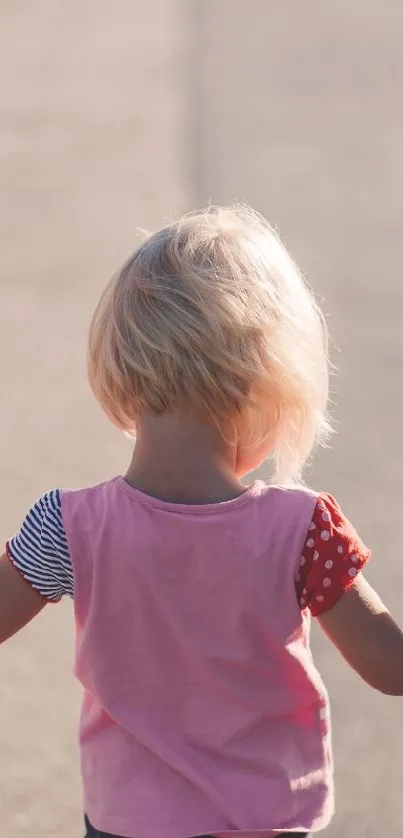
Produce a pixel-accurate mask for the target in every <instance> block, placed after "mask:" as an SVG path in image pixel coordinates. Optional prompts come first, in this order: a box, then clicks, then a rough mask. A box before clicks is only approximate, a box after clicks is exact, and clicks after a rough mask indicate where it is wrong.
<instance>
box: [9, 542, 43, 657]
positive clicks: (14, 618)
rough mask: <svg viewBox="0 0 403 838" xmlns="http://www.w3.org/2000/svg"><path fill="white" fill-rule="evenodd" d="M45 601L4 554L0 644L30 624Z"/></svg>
mask: <svg viewBox="0 0 403 838" xmlns="http://www.w3.org/2000/svg"><path fill="white" fill-rule="evenodd" d="M45 605H46V599H44V597H42V596H41V594H39V593H38V591H36V590H35V588H33V587H32V586H31V585H29V583H28V582H26V580H25V579H24V578H23V577H22V576H21V574H20V573H19V572H18V570H16V568H15V567H14V566H13V565H12V563H11V562H10V561H9V559H8V557H7V555H6V554H4V555H3V556H2V557H1V559H0V643H3V642H4V640H8V638H9V637H12V635H13V634H15V633H16V632H17V631H19V630H20V629H22V628H23V627H24V626H25V625H26V624H27V623H29V622H30V620H32V619H33V618H34V617H36V615H37V614H39V612H40V611H42V608H44V606H45Z"/></svg>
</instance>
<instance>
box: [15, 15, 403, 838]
mask: <svg viewBox="0 0 403 838" xmlns="http://www.w3.org/2000/svg"><path fill="white" fill-rule="evenodd" d="M0 15H1V25H0V121H1V130H0V209H1V225H0V239H1V241H0V252H1V271H0V284H1V310H2V318H1V329H0V348H1V359H2V361H1V384H2V394H3V398H2V411H1V419H0V423H1V425H0V426H1V437H0V439H1V469H0V481H1V498H2V502H1V506H0V530H1V533H0V535H1V538H2V539H3V540H4V539H5V538H6V537H7V536H9V535H11V534H12V533H13V532H14V531H15V530H16V529H17V527H18V526H19V525H20V522H21V519H22V517H23V516H24V514H25V512H26V510H27V508H28V506H29V505H30V504H31V503H32V502H33V501H34V500H35V499H36V497H37V496H39V495H40V494H41V493H42V492H44V491H45V490H47V489H50V488H53V487H55V486H68V487H71V486H80V485H85V484H89V483H91V482H96V481H98V480H101V479H104V478H106V477H109V476H111V475H113V474H116V473H118V472H120V471H122V470H123V469H125V467H126V464H127V460H128V458H129V455H130V448H129V444H128V443H127V441H125V440H124V438H122V437H121V436H120V435H119V434H118V433H117V432H116V431H114V429H113V428H112V427H111V426H109V424H108V422H107V420H106V419H105V418H104V417H103V416H102V414H101V412H100V410H99V408H98V406H97V405H96V404H95V402H94V401H93V399H92V396H91V395H90V393H89V389H88V387H87V383H86V375H85V348H86V336H87V326H88V320H89V317H90V315H91V312H92V309H93V307H94V305H95V303H96V300H97V297H98V295H99V293H100V291H101V289H102V287H103V285H104V284H105V282H106V281H107V279H108V278H109V276H110V274H111V273H112V272H113V271H114V270H115V269H116V268H117V266H118V265H119V264H120V263H121V262H122V261H123V259H124V258H125V257H126V256H127V254H128V253H129V252H130V251H131V250H132V249H133V248H134V247H135V245H136V241H137V228H139V227H141V228H147V229H153V228H154V227H156V226H159V225H161V224H162V223H163V222H164V221H166V220H167V219H169V218H171V217H172V216H173V215H176V214H178V213H180V212H182V211H184V210H187V209H190V208H192V207H194V206H195V205H198V204H205V203H206V202H208V201H210V200H212V201H215V202H222V201H226V202H228V201H232V200H233V199H238V200H244V201H248V202H249V203H251V204H253V205H254V206H255V207H256V208H257V209H259V210H260V211H262V212H263V213H264V214H265V215H266V216H267V217H268V218H269V219H270V220H271V221H273V222H274V223H275V224H276V225H277V226H278V227H279V228H280V230H281V231H282V233H283V237H284V239H285V242H286V244H287V245H288V247H289V248H290V250H291V252H292V253H293V255H294V257H295V258H296V259H297V261H298V262H299V263H300V265H301V268H302V270H303V271H304V272H305V273H306V275H307V277H308V279H309V281H310V282H311V283H312V285H313V286H314V288H315V289H316V291H317V294H318V296H319V299H320V300H321V301H322V302H323V306H324V310H325V312H326V314H327V316H328V322H329V326H330V329H331V332H332V336H333V352H332V354H333V361H334V363H335V364H336V366H337V367H338V369H339V371H340V372H339V374H338V375H337V376H335V377H334V380H333V399H334V410H333V413H334V417H335V420H336V426H337V430H338V434H337V436H336V437H335V438H334V440H333V446H332V449H331V450H329V451H326V452H323V453H322V454H320V455H319V457H318V458H317V460H316V461H315V467H314V469H313V470H312V471H311V473H310V474H309V475H307V477H308V479H309V481H310V482H311V483H312V484H313V486H314V487H315V488H318V489H321V488H322V489H326V490H328V491H330V492H332V493H333V494H335V495H336V496H337V498H338V500H339V501H340V502H341V503H342V505H343V506H344V509H345V511H346V512H347V514H348V516H349V517H350V518H352V519H353V521H354V524H355V525H356V527H357V529H358V530H359V531H360V534H361V535H362V536H363V538H364V540H365V541H366V542H367V543H369V544H370V545H371V546H372V547H373V551H374V560H373V563H372V565H371V569H370V572H369V575H370V578H371V580H372V581H373V582H374V583H376V585H377V586H378V588H379V591H380V593H381V595H382V596H383V597H385V599H386V601H387V603H388V605H389V606H390V607H391V608H392V609H393V610H394V611H395V613H396V614H397V616H398V617H399V618H400V620H401V621H403V604H402V585H403V563H402V555H401V552H402V551H401V543H400V535H401V530H400V526H401V521H402V512H401V499H402V497H403V475H402V468H401V463H402V461H403V433H402V421H401V410H402V406H403V384H402V379H401V374H400V373H401V368H402V361H403V339H402V334H401V323H402V305H403V281H402V268H403V265H402V245H401V239H402V221H403V108H402V94H401V91H402V85H403V51H402V46H401V45H402V37H403V5H402V3H401V1H400V0H389V2H387V3H385V2H383V1H382V0H370V2H368V0H367V2H364V0H359V2H356V3H350V2H347V0H339V2H338V3H333V4H331V3H313V2H306V3H295V2H290V0H281V2H279V0H277V2H272V0H216V2H214V0H115V2H112V0H97V2H96V3H95V2H90V0H69V2H68V3H61V2H54V0H36V2H34V3H30V4H28V3H22V2H20V0H0ZM314 642H315V649H316V653H317V659H318V663H319V666H320V669H321V671H322V673H323V675H324V676H325V678H326V681H327V684H328V687H329V691H330V695H331V699H332V704H333V718H334V742H335V755H336V779H337V816H336V818H335V820H334V823H333V824H332V826H331V828H330V829H329V830H328V832H327V833H326V834H327V835H329V838H357V836H360V838H361V836H378V835H380V834H385V835H386V834H387V835H388V836H390V838H392V836H396V838H397V836H401V835H402V832H403V812H402V807H401V788H402V781H403V759H402V756H401V754H402V725H401V718H402V704H401V701H399V700H394V699H387V698H384V697H382V696H378V695H375V694H373V693H371V691H370V690H369V689H368V688H366V687H364V686H363V685H361V683H360V682H359V681H358V679H357V678H356V677H355V676H354V675H352V674H351V673H350V672H349V671H348V670H347V667H346V666H345V665H344V664H343V663H342V662H341V661H340V660H339V659H338V657H337V655H336V653H335V652H334V651H333V650H332V649H330V648H329V646H328V645H327V643H326V642H325V641H324V639H323V638H321V637H318V636H317V633H316V632H315V638H314ZM73 644H74V640H73V625H72V613H71V606H70V604H69V603H66V604H65V605H62V606H59V607H57V608H52V607H49V608H48V609H46V612H45V613H44V614H43V615H42V616H41V617H40V618H39V619H38V620H37V621H36V622H35V624H34V625H33V626H32V627H30V628H29V629H27V630H26V631H25V632H24V633H23V634H22V635H21V636H19V637H16V638H15V639H14V640H13V641H12V642H10V643H9V644H7V645H6V646H5V647H2V649H1V650H0V719H1V722H0V823H1V835H4V836H7V838H17V836H20V835H21V836H22V835H29V836H30V838H44V837H45V836H56V835H57V836H59V838H67V836H68V838H72V836H75V835H77V836H79V835H81V834H82V829H81V820H80V819H81V796H80V795H81V792H80V783H79V772H78V761H77V749H76V722H77V717H78V712H79V690H78V688H77V686H76V685H75V683H74V680H73V678H72V677H71V675H70V669H71V665H72V660H73V651H74V649H73Z"/></svg>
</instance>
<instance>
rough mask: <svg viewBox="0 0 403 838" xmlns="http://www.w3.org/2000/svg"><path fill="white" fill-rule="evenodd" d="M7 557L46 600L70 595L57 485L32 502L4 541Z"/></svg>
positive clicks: (69, 570) (69, 568) (69, 571)
mask: <svg viewBox="0 0 403 838" xmlns="http://www.w3.org/2000/svg"><path fill="white" fill-rule="evenodd" d="M7 553H8V556H9V558H10V561H11V562H12V563H13V565H14V566H15V567H16V568H17V570H18V571H19V572H20V573H21V574H22V575H23V576H24V577H25V579H26V580H27V581H28V582H29V583H30V584H31V585H32V587H33V588H35V589H36V590H37V591H39V592H40V593H41V594H42V596H44V597H45V599H47V600H49V601H50V602H58V601H59V600H60V599H61V598H62V596H64V595H67V596H70V597H72V596H73V567H72V564H71V559H70V555H69V548H68V546H67V538H66V533H65V530H64V526H63V518H62V507H61V499H60V489H53V491H51V492H46V494H44V495H42V497H40V498H39V500H37V501H36V503H34V505H33V506H32V507H31V509H30V510H29V512H28V515H27V516H26V518H25V520H24V523H23V525H22V527H21V529H20V531H19V533H18V534H17V535H15V536H14V538H11V539H10V541H8V542H7Z"/></svg>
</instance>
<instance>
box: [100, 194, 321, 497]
mask: <svg viewBox="0 0 403 838" xmlns="http://www.w3.org/2000/svg"><path fill="white" fill-rule="evenodd" d="M89 378H90V383H91V386H92V389H93V391H94V393H95V395H96V397H97V399H98V400H99V402H100V404H101V405H102V407H103V408H104V410H105V411H106V413H107V414H108V416H109V417H110V418H111V420H112V421H113V422H114V423H115V424H116V425H117V426H118V427H119V428H121V429H123V430H125V431H128V432H129V433H131V434H133V435H135V432H136V425H137V423H138V421H139V419H140V417H143V416H144V415H146V414H151V415H154V416H155V415H161V414H163V413H175V414H181V413H182V414H184V415H185V414H186V415H191V416H193V417H196V418H198V419H201V420H202V421H204V422H206V423H209V424H210V425H213V426H215V427H216V428H218V429H219V431H220V433H221V434H222V435H223V437H224V438H225V439H226V440H228V441H231V443H232V444H234V443H235V444H236V445H237V447H238V451H239V458H240V462H241V461H242V462H245V467H244V468H242V467H240V471H242V470H243V471H247V470H248V463H249V454H248V452H250V451H251V452H252V455H251V457H250V462H253V460H254V458H253V450H255V451H256V450H259V451H262V458H263V456H265V455H266V454H268V453H271V454H272V455H273V458H274V461H275V465H276V477H277V478H278V479H280V480H288V479H290V478H292V477H295V476H298V474H299V472H300V470H301V468H302V466H303V464H304V462H305V461H306V459H307V457H308V456H309V454H310V452H311V450H312V447H313V445H314V443H315V442H316V441H318V440H320V439H322V438H323V435H324V433H325V432H326V428H327V425H326V419H325V412H326V404H327V395H328V364H327V341H326V329H325V326H324V322H323V318H322V316H321V313H320V311H319V309H318V307H317V305H316V303H315V301H314V299H313V296H312V294H311V292H310V291H309V290H308V288H307V287H306V285H305V283H304V281H303V279H302V278H301V275H300V274H299V272H298V269H297V268H296V266H295V265H294V263H293V262H292V260H291V258H290V256H289V255H288V253H287V252H286V250H285V249H284V247H283V246H282V244H281V242H280V240H279V238H278V237H277V235H276V234H275V232H274V231H273V230H272V228H271V227H270V226H269V224H268V223H267V222H266V221H265V220H264V219H263V218H262V217H261V216H260V215H258V214H257V213H255V212H253V211H252V210H251V209H248V208H245V207H240V206H235V207H228V208H227V207H218V208H211V209H208V210H206V211H205V212H198V213H196V212H195V213H191V214H190V215H187V216H185V217H184V218H182V219H181V220H180V221H178V222H175V223H173V224H171V225H169V226H168V227H165V228H163V229H162V230H160V231H159V232H157V233H155V234H154V235H152V236H151V237H150V238H149V239H147V241H146V242H145V243H144V244H142V245H141V247H139V249H138V250H137V251H136V252H135V253H134V254H133V256H131V257H130V259H129V260H128V261H127V262H126V264H125V265H124V266H123V268H122V269H121V270H120V271H119V273H118V274H117V275H116V276H115V277H114V278H113V279H112V281H111V282H110V284H109V285H108V286H107V288H106V290H105V291H104V293H103V295H102V297H101V300H100V302H99V304H98V307H97V309H96V311H95V314H94V317H93V321H92V325H91V331H90V347H89ZM255 459H256V458H255ZM253 465H255V462H253Z"/></svg>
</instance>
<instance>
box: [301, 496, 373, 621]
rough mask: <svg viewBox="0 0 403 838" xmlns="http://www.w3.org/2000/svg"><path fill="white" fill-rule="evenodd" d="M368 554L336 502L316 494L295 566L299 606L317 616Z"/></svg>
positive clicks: (345, 586)
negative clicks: (297, 563)
mask: <svg viewBox="0 0 403 838" xmlns="http://www.w3.org/2000/svg"><path fill="white" fill-rule="evenodd" d="M369 556H370V552H369V550H368V549H367V548H366V547H365V546H364V544H363V543H362V542H361V541H360V539H359V537H358V536H357V533H356V532H355V530H354V529H353V527H352V526H351V524H350V523H349V521H348V520H347V518H345V516H344V515H343V512H342V511H341V509H340V507H339V505H338V504H337V502H336V501H335V500H334V499H333V498H332V497H331V496H330V495H320V496H319V498H318V501H317V504H316V507H315V511H314V515H313V518H312V521H311V523H310V524H309V528H308V533H307V538H306V542H305V545H304V549H303V551H302V554H301V557H300V562H299V566H298V569H297V575H296V584H297V593H298V599H299V604H300V607H301V609H305V608H309V609H310V611H311V612H312V614H313V615H315V616H317V615H319V614H321V613H323V612H324V611H326V610H327V609H328V608H331V607H332V605H334V604H335V603H336V602H337V600H338V599H339V598H340V596H341V595H342V594H343V593H344V591H346V590H347V589H348V588H349V587H350V586H351V585H352V584H353V582H354V579H355V578H356V576H357V574H358V573H359V572H360V570H362V568H363V567H364V565H365V564H366V562H367V560H368V558H369Z"/></svg>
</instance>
